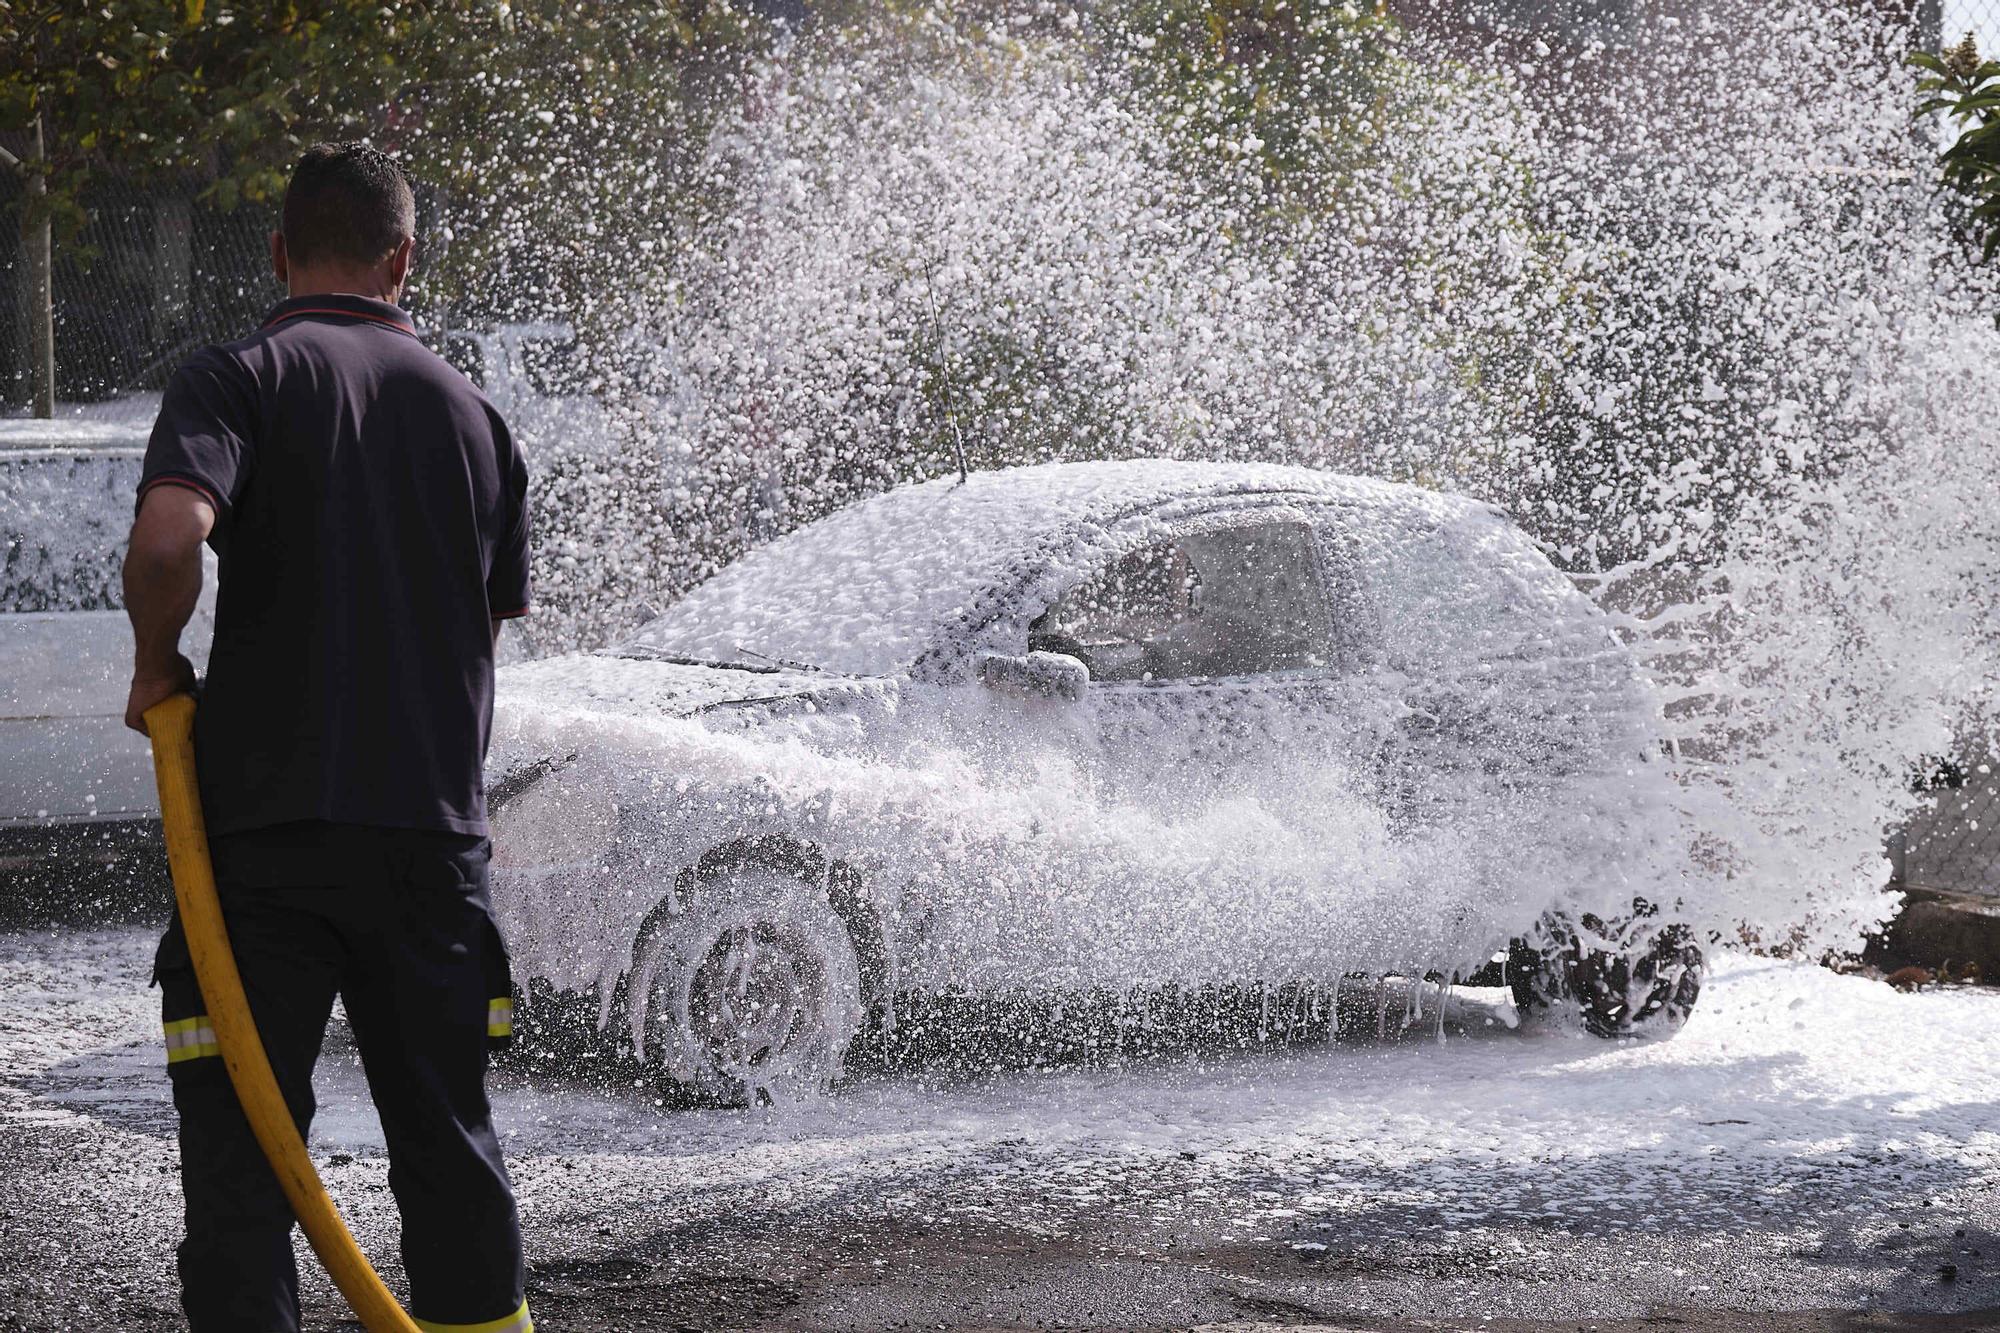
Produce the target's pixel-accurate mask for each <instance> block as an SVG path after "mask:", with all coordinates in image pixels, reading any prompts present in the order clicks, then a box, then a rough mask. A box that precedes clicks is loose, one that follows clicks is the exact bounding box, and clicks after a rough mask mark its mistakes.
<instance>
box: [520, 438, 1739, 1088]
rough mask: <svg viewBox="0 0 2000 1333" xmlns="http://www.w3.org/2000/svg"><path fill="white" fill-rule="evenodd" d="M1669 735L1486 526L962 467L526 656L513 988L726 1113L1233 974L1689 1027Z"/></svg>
mask: <svg viewBox="0 0 2000 1333" xmlns="http://www.w3.org/2000/svg"><path fill="white" fill-rule="evenodd" d="M1658 719H1659V703H1658V700H1657V698H1656V697H1655V695H1654V692H1653V691H1652V689H1651V687H1650V686H1649V684H1648V682H1647V681H1646V680H1645V679H1644V677H1643V676H1642V674H1641V672H1640V671H1639V669H1638V668H1637V666H1636V665H1635V663H1634V659H1633V657H1632V656H1631V654H1630V653H1629V652H1628V651H1627V650H1626V649H1625V648H1624V647H1623V646H1622V645H1621V643H1620V642H1619V640H1618V639H1617V637H1616V636H1615V635H1614V634H1613V632H1612V630H1611V628H1610V623H1609V621H1608V619H1607V618H1606V617H1605V616H1604V615H1603V614H1602V613H1601V612H1600V611H1599V610H1598V609H1597V608H1596V607H1595V606H1594V605H1593V604H1592V603H1591V602H1590V601H1589V600H1588V599H1587V598H1585V597H1584V596H1583V595H1582V594H1581V593H1579V592H1578V591H1577V590H1576V589H1575V587H1574V586H1573V585H1572V584H1571V583H1570V582H1569V581H1568V579H1567V578H1565V577H1564V576H1563V575H1562V574H1561V573H1559V572H1558V571H1557V570H1555V569H1554V568H1553V567H1552V566H1551V565H1550V564H1549V562H1548V561H1547V560H1546V559H1545V558H1544V557H1543V556H1542V554H1541V553H1540V552H1539V551H1538V550H1537V549H1536V547H1535V546H1534V545H1533V544H1532V543H1531V542H1530V541H1529V540H1528V539H1527V538H1526V537H1524V536H1523V535H1522V534H1521V533H1520V532H1519V531H1518V530H1517V529H1516V528H1515V527H1514V526H1513V525H1512V524H1511V523H1510V522H1508V521H1507V519H1506V518H1505V517H1504V516H1502V515H1501V514H1500V513H1498V512H1497V511H1495V510H1493V509H1491V508H1490V507H1488V506H1485V505H1481V504H1478V503H1475V502H1472V501H1468V500H1463V499H1457V498H1452V497H1448V496H1444V495H1439V494H1435V493H1432V492H1427V491H1423V490H1419V489H1416V488H1413V487H1409V486H1401V485H1393V484H1389V483H1385V482H1380V481H1373V480H1367V479H1361V478H1353V477H1341V476H1332V475H1328V474H1324V473H1318V472H1313V471H1308V470H1305V469H1298V468H1284V467H1269V466H1251V465H1229V464H1205V463H1183V462H1166V461H1137V462H1125V463H1089V464H1067V465H1046V466H1040V467H1030V468H1022V469H1015V470H1010V471H1002V472H990V473H975V474H973V475H972V476H970V477H969V478H966V479H964V480H963V481H959V480H950V479H947V480H941V481H932V482H926V483H922V484H919V485H912V486H906V487H903V488H899V489H897V490H894V491H891V492H889V493H887V494H885V495H881V496H877V497H875V498H873V499H870V500H867V501H864V502H861V503H859V504H856V505H854V506H852V507H850V508H848V509H845V510H842V511H840V512H838V513H835V514H833V515H831V516H829V517H827V518H824V519H821V520H820V521H818V522H816V523H813V524H810V525H809V526H807V527H805V528H803V529H801V530H799V531H796V532H794V533H792V534H790V535H788V536H786V537H783V538H780V539H778V540H776V541H774V542H771V543H770V544H768V545H766V546H764V547H761V548H759V549H756V550H753V551H751V552H749V553H748V554H747V555H744V556H743V557H742V558H741V559H739V560H738V561H737V562H736V563H734V564H732V565H730V566H728V567H726V568H725V569H723V570H722V571H721V572H720V573H719V574H717V575H716V576H715V577H713V578H712V579H710V580H709V581H708V582H706V583H704V584H702V585H700V586H699V587H697V588H695V589H694V590H692V591H691V592H689V593H688V594H687V595H686V597H685V598H683V599H682V600H681V601H680V602H679V603H677V604H676V605H675V606H674V607H673V608H672V609H670V610H669V611H667V613H666V614H664V615H662V616H660V617H659V618H658V619H656V620H654V621H652V622H651V623H650V624H648V625H646V626H645V627H644V628H643V629H641V630H640V631H639V632H637V633H636V634H634V635H632V636H631V637H630V638H629V639H628V640H626V641H625V642H623V643H621V644H619V645H617V646H615V647H611V648H608V649H605V650H603V651H601V652H596V653H587V654H574V655H570V656H566V657H559V658H552V659H547V660H543V661H537V662H530V663H523V664H520V665H517V666H511V667H507V668H505V669H503V670H502V671H501V673H500V689H499V703H498V708H497V712H496V727H495V752H494V756H493V759H492V762H491V763H490V764H489V770H488V771H489V774H491V775H492V776H493V779H494V781H493V787H492V806H493V817H494V829H495V868H496V877H495V886H496V887H495V901H496V906H497V908H498V910H499V912H500V914H501V916H502V921H503V925H504V926H505V927H506V928H507V930H508V932H509V937H510V943H511V944H512V946H513V949H514V954H515V962H516V972H517V976H519V977H521V978H523V979H530V980H531V981H532V985H531V994H533V995H536V996H559V995H580V996H585V997H588V998H589V999H590V1000H591V1001H592V1002H593V1003H594V1005H595V1013H596V1016H597V1019H598V1021H599V1022H600V1023H601V1024H604V1025H606V1026H608V1028H609V1029H610V1030H612V1031H614V1032H616V1033H618V1034H621V1036H622V1039H623V1041H624V1043H625V1045H626V1054H627V1055H628V1056H631V1057H636V1058H637V1059H639V1060H641V1061H644V1062H645V1063H647V1064H649V1065H651V1066H653V1067H655V1068H656V1069H657V1070H659V1071H660V1072H661V1073H663V1074H664V1075H666V1076H667V1077H669V1078H670V1079H672V1080H675V1081H678V1082H681V1083H683V1084H687V1085H691V1086H693V1087H696V1088H707V1089H712V1090H717V1091H719V1092H721V1093H722V1094H723V1095H742V1094H744V1093H746V1092H752V1093H763V1094H768V1093H769V1091H770V1090H771V1089H774V1088H779V1087H784V1086H807V1085H812V1084H816V1083H819V1082H822V1081H824V1080H825V1079H827V1078H829V1077H831V1076H833V1075H834V1074H836V1073H837V1072H838V1071H839V1069H840V1067H841V1064H842V1060H843V1057H844V1055H845V1053H846V1052H847V1051H848V1049H849V1047H850V1045H851V1043H853V1042H854V1041H855V1039H856V1038H857V1037H858V1036H861V1035H862V1034H863V1033H864V1032H866V1033H871V1034H877V1035H879V1034H882V1033H885V1032H887V1033H894V1032H896V1031H898V1030H902V1031H905V1032H907V1031H908V1030H909V1029H910V1028H911V1026H912V1025H913V1024H914V1025H916V1026H918V1027H922V1026H923V1025H924V1024H925V1023H926V1022H929V1021H931V1019H932V1018H933V1017H934V1016H935V1015H937V1014H939V1013H943V1012H947V1011H949V1010H951V1008H952V1007H953V1006H954V1005H961V1006H962V1005H964V1004H968V1003H974V1002H979V1003H984V1002H987V1001H995V1002H1011V1001H1012V1000H1016V999H1018V1000H1023V1001H1032V1002H1034V1003H1036V1004H1039V1005H1040V1006H1041V1009H1042V1011H1044V1012H1046V1011H1047V1010H1048V1009H1049V1008H1050V1007H1051V1006H1053V1007H1054V1008H1055V1009H1056V1010H1057V1011H1058V1012H1060V1011H1061V1008H1062V1006H1064V1005H1074V1004H1075V1002H1076V1001H1077V1000H1078V999H1080V998H1082V999H1088V998H1089V997H1102V996H1106V995H1111V996H1120V997H1125V1001H1126V1011H1127V1012H1128V1014H1132V1015H1136V1017H1132V1018H1129V1019H1121V1020H1119V1021H1120V1022H1127V1021H1129V1022H1133V1023H1137V1024H1139V1025H1142V1026H1143V1025H1147V1024H1150V1023H1151V1022H1153V1016H1157V1015H1160V1014H1164V1013H1165V1012H1166V1011H1167V1010H1172V1011H1174V1012H1175V1013H1176V1014H1184V1013H1185V1012H1186V1011H1187V1010H1188V1008H1189V1007H1190V1006H1194V1007H1197V1008H1198V1007H1199V1005H1200V1003H1201V1001H1202V998H1203V997H1204V996H1216V995H1221V994H1223V993H1225V992H1234V993H1237V994H1241V993H1244V988H1248V992H1249V993H1254V994H1255V995H1257V996H1258V997H1259V998H1258V1001H1257V1002H1258V1004H1259V1005H1260V1006H1261V1007H1262V1010H1263V1019H1264V1020H1265V1021H1268V1022H1282V1023H1284V1024H1286V1025H1288V1026H1289V1027H1291V1028H1293V1029H1295V1030H1296V1029H1298V1028H1305V1029H1311V1028H1312V1027H1313V1025H1314V1024H1318V1025H1319V1031H1321V1032H1322V1033H1323V1034H1324V1033H1329V1032H1331V1031H1332V1030H1333V1028H1334V1026H1335V1024H1336V1023H1337V1022H1338V1021H1339V1019H1338V1015H1339V1011H1340V1009H1341V1007H1342V1004H1343V1002H1342V1000H1341V998H1340V993H1339V992H1340V987H1341V985H1342V983H1343V980H1344V979H1351V978H1356V977H1362V978H1379V977H1381V976H1382V975H1384V974H1389V973H1394V974H1398V975H1400V976H1402V977H1405V978H1418V977H1425V976H1428V977H1430V978H1432V979H1433V981H1434V982H1436V983H1439V985H1438V986H1436V987H1434V988H1433V991H1434V993H1442V988H1443V987H1446V986H1448V985H1449V983H1451V982H1452V980H1453V979H1454V978H1457V979H1468V978H1470V979H1474V980H1478V981H1483V982H1485V983H1487V984H1501V983H1504V984H1507V985H1509V986H1511V988H1512V990H1513V994H1514V998H1515V1000H1516V1001H1517V1002H1518V1004H1519V1005H1521V1006H1524V1007H1525V1008H1527V1009H1529V1010H1533V1009H1536V1008H1543V1007H1552V1008H1558V1009H1567V1010H1570V1011H1572V1012H1580V1014H1581V1017H1582V1019H1583V1024H1584V1026H1586V1027H1588V1028H1589V1029H1590V1030H1591V1031H1594V1032H1597V1033H1599V1034H1602V1035H1624V1034H1632V1033H1638V1032H1642V1031H1666V1030H1671V1029H1672V1028H1673V1027H1675V1026H1676V1025H1678V1023H1679V1022H1680V1021H1681V1019H1682V1018H1684V1017H1685V1015H1686V1014H1687V1012H1688V1010H1689V1008H1690V1006H1691V1005H1692V1004H1693V1003H1694V1000H1695V997H1696V995H1697V993H1698V991H1699V988H1700V983H1701V976H1702V961H1701V954H1700V951H1699V950H1698V949H1697V948H1696V947H1695V946H1694V945H1693V943H1692V942H1691V941H1690V940H1689V939H1688V937H1687V933H1686V932H1685V930H1683V929H1682V928H1681V927H1679V926H1677V925H1675V924H1674V923H1673V921H1672V906H1671V905H1672V904H1673V903H1674V901H1675V900H1676V898H1677V896H1678V895H1680V894H1681V893H1682V892H1683V891H1684V890H1685V889H1686V888H1687V885H1688V872H1689V866H1688V861H1687V857H1686V854H1685V849H1684V847H1683V846H1682V845H1681V842H1680V840H1679V835H1678V832H1677V825H1676V824H1675V822H1674V820H1673V818H1672V817H1671V816H1670V814H1669V810H1670V806H1671V802H1670V799H1669V795H1670V787H1671V783H1672V778H1671V775H1670V774H1669V773H1668V772H1667V771H1666V769H1665V766H1664V759H1663V755H1662V749H1661V746H1660V744H1659V739H1658V736H1659V732H1658V725H1657V724H1658ZM1662 908H1664V909H1665V910H1664V911H1662V910H1661V909H1662ZM1371 993H1376V994H1379V993H1382V992H1380V991H1379V990H1378V991H1376V992H1371ZM1405 993H1406V994H1407V995H1408V996H1409V997H1410V999H1409V1002H1410V1004H1411V1005H1413V1006H1414V1005H1418V1004H1421V1003H1422V999H1421V988H1415V987H1412V988H1410V989H1409V990H1408V991H1407V992H1405ZM530 1007H531V1008H533V1005H531V1006H530ZM1274 1010H1282V1012H1281V1013H1276V1014H1275V1016H1274V1013H1273V1011H1274ZM1017 1012H1018V1011H1017ZM1376 1017H1377V1022H1378V1023H1379V1022H1381V1021H1382V1018H1383V1015H1381V1014H1379V1013H1378V1014H1377V1016H1376ZM1407 1017H1409V1015H1407V1014H1405V1015H1404V1016H1403V1019H1399V1020H1398V1021H1399V1022H1400V1021H1404V1019H1407Z"/></svg>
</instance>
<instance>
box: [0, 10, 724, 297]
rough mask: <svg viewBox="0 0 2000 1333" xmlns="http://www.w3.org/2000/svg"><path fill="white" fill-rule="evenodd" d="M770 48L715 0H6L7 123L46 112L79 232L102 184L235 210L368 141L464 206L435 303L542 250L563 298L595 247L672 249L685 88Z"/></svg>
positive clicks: (546, 277) (436, 280)
mask: <svg viewBox="0 0 2000 1333" xmlns="http://www.w3.org/2000/svg"><path fill="white" fill-rule="evenodd" d="M754 36H755V30H754V28H753V27H752V26H751V25H750V24H748V23H747V22H746V21H745V20H743V19H742V18H741V17H739V16H738V15H737V14H736V12H735V11H734V10H733V9H732V8H731V7H730V6H729V5H728V4H726V3H703V0H653V3H645V4H622V3H616V2H615V0H585V2H583V3H578V0H516V2H515V3H499V2H498V0H422V2H421V3H413V4H402V5H382V4H379V3H362V2H360V0H284V2H281V3H271V4H247V3H239V4H235V5H228V4H222V5H217V4H205V3H203V0H93V2H92V3H90V4H88V5H83V6H80V5H79V4H78V3H77V0H0V130H18V129H22V128H25V127H27V126H28V125H30V124H31V123H32V122H33V120H34V119H35V117H37V116H39V117H40V118H41V120H42V126H43V132H44V138H45V143H46V154H47V155H46V159H45V160H44V161H43V162H41V163H39V164H37V163H22V164H21V165H20V166H19V167H18V168H17V170H19V171H21V172H23V173H27V172H36V173H39V174H41V175H42V176H43V177H44V178H45V180H46V181H47V183H48V189H49V193H48V196H47V199H46V201H45V202H43V203H40V204H38V205H36V206H37V207H41V208H44V209H46V210H47V211H48V212H49V213H50V214H52V215H53V216H54V217H55V218H56V220H57V225H58V228H59V234H60V235H61V236H62V237H64V238H65V239H71V240H73V239H74V237H75V235H76V232H77V230H78V228H79V227H80V226H81V225H82V223H83V222H84V221H85V214H84V204H83V200H84V198H85V193H84V192H85V187H86V185H87V183H88V181H89V180H90V178H91V176H92V175H93V174H94V173H100V172H106V171H113V172H117V173H119V174H120V175H123V176H125V177H127V178H130V179H134V180H139V181H144V180H146V179H148V178H162V177H167V178H174V179H176V180H184V179H186V178H188V177H190V176H191V177H193V178H195V179H197V180H200V181H201V182H203V194H202V197H203V199H204V201H205V202H206V203H208V204H210V205H211V206H214V207H217V208H219V209H222V210H224V211H227V210H230V209H233V208H235V207H237V206H238V205H239V204H241V203H257V204H264V205H269V204H273V203H275V202H276V201H277V200H278V199H279V198H281V197H282V195H283V192H284V187H285V181H286V179H287V177H288V174H289V171H290V168H291V165H292V163H293V162H294V161H295V160H296V159H297V157H298V155H299V153H300V152H301V151H302V150H303V149H304V147H305V146H306V145H307V144H310V143H312V142H314V141H316V140H320V139H332V138H358V139H367V140H370V141H372V142H375V143H377V144H379V145H381V146H382V147H384V148H386V149H388V150H389V151H391V152H394V153H396V154H397V155H398V156H399V157H400V158H401V159H402V161H403V162H404V164H405V166H406V167H407V168H408V169H409V170H410V172H411V174H412V176H413V177H414V178H416V179H417V180H418V181H419V182H422V183H427V184H429V185H432V186H435V187H438V190H439V191H440V193H441V195H442V197H443V199H444V200H445V215H444V218H443V226H442V227H441V228H439V229H438V233H439V234H438V235H437V236H435V237H426V238H425V239H426V241H427V242H432V243H433V244H432V246H431V250H430V253H429V254H427V255H426V256H425V257H424V259H423V261H422V263H423V267H422V268H421V269H420V276H421V277H422V279H423V280H424V281H425V282H426V283H427V284H428V285H429V287H430V294H431V295H433V296H435V295H450V296H453V297H457V298H461V299H471V300H473V301H474V302H475V303H477V301H478V300H479V298H480V297H481V296H482V295H487V294H488V293H486V292H484V291H483V290H482V283H483V281H484V280H485V279H487V278H489V277H491V276H492V275H494V274H495V272H496V269H497V268H504V267H505V261H506V259H507V258H508V257H509V256H510V255H514V256H516V257H518V253H519V252H520V251H521V250H522V249H523V244H524V241H527V240H532V241H533V242H535V246H534V248H535V250H536V252H537V254H538V260H537V262H538V263H539V265H540V266H541V271H540V272H539V273H538V274H537V275H536V280H535V281H534V283H533V284H531V285H532V286H533V287H534V288H535V292H534V295H536V296H539V297H541V298H542V300H541V304H542V305H544V306H546V305H547V304H549V302H548V300H547V298H548V297H549V296H550V295H551V294H552V293H553V291H554V290H555V289H560V288H563V287H565V286H566V285H573V284H571V283H569V282H568V280H570V279H572V278H573V277H574V270H575V269H576V267H577V263H578V256H579V255H580V254H581V253H582V252H583V251H584V250H585V249H588V250H589V251H590V252H591V253H593V254H598V255H602V254H616V253H619V252H620V251H621V249H622V250H623V252H624V253H625V254H627V255H629V254H630V253H632V251H633V250H634V249H636V248H638V247H640V246H642V245H646V244H649V243H650V242H651V241H652V240H654V239H657V232H658V229H659V227H660V225H661V219H660V218H659V217H658V215H657V212H656V210H653V209H650V208H649V207H648V206H647V204H648V200H649V199H650V198H655V197H658V196H659V195H660V194H662V193H664V192H663V191H661V190H659V189H658V188H657V186H658V181H657V177H658V175H659V171H660V163H661V162H662V161H663V160H665V159H668V158H670V157H671V152H670V150H671V148H672V147H673V145H674V143H675V142H676V141H678V140H679V138H681V137H683V136H680V135H678V134H677V128H678V127H681V126H682V125H683V124H684V120H685V117H684V115H683V109H684V107H685V105H686V103H687V99H686V98H685V96H684V94H685V91H686V85H687V84H688V83H689V81H698V80H700V79H701V78H703V77H707V76H709V75H711V74H712V73H713V71H714V69H715V67H716V66H717V64H718V61H717V60H715V59H713V58H712V57H714V56H716V55H717V54H718V53H723V52H727V51H729V50H731V49H733V48H735V47H736V46H739V45H742V44H744V43H747V42H749V41H750V40H751V39H752V38H753V37H754ZM649 141H659V142H660V143H661V151H660V152H659V153H658V154H648V153H646V152H635V151H632V145H634V144H645V143H647V142H649ZM607 146H615V147H616V148H617V151H612V152H606V151H603V150H604V149H605V148H606V147H607ZM454 235H455V237H456V240H457V242H458V243H457V244H456V245H453V246H442V245H438V244H435V242H437V241H441V240H443V239H444V238H445V237H448V236H454ZM592 276H593V277H598V276H601V275H599V274H596V273H594V272H593V274H592Z"/></svg>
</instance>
